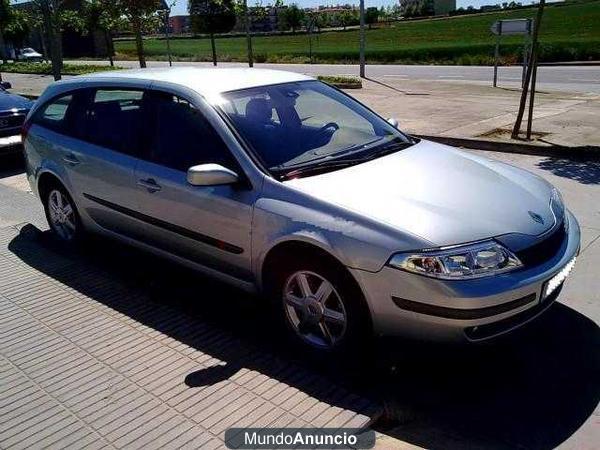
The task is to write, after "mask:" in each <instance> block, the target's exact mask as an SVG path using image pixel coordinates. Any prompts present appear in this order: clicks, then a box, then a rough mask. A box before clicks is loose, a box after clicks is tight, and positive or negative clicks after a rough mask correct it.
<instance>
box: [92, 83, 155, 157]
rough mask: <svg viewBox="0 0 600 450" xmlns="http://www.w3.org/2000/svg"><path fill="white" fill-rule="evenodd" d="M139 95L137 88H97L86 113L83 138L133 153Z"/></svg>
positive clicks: (141, 94) (139, 112)
mask: <svg viewBox="0 0 600 450" xmlns="http://www.w3.org/2000/svg"><path fill="white" fill-rule="evenodd" d="M143 98H144V91H141V90H127V89H97V90H96V91H95V93H94V95H93V98H92V99H91V102H90V104H89V107H88V110H87V114H86V125H85V139H86V140H87V141H89V142H91V143H93V144H96V145H99V146H102V147H106V148H108V149H111V150H115V151H119V152H122V153H126V154H130V155H135V154H137V151H138V147H139V136H140V131H141V129H140V127H141V126H142V122H143V120H142V103H143Z"/></svg>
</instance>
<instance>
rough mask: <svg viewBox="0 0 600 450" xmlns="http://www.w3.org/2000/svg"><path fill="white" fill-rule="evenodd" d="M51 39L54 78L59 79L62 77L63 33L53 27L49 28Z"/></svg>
mask: <svg viewBox="0 0 600 450" xmlns="http://www.w3.org/2000/svg"><path fill="white" fill-rule="evenodd" d="M48 34H49V39H48V40H49V41H50V57H51V59H52V75H53V76H54V80H55V81H58V80H60V79H61V78H62V76H61V69H62V45H61V44H62V43H61V34H60V33H58V32H57V31H56V30H54V29H53V28H49V30H48Z"/></svg>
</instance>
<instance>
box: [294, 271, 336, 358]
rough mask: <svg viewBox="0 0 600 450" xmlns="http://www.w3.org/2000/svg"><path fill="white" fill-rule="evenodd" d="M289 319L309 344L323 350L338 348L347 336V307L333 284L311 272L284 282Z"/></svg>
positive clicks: (299, 272) (295, 275) (298, 272)
mask: <svg viewBox="0 0 600 450" xmlns="http://www.w3.org/2000/svg"><path fill="white" fill-rule="evenodd" d="M283 302H284V309H285V313H286V318H287V320H288V322H289V324H290V325H291V327H292V329H293V330H294V331H295V332H296V334H297V335H298V336H299V337H300V338H301V339H302V340H303V341H305V342H306V343H308V344H310V345H312V346H314V347H318V348H321V349H331V348H333V347H335V346H336V345H337V344H338V343H339V342H340V341H341V340H342V339H343V338H344V336H345V334H346V328H347V314H346V308H345V307H344V303H343V301H342V298H341V297H340V295H339V294H338V292H337V291H336V289H335V287H334V286H333V284H332V283H331V282H330V281H328V280H327V279H325V278H324V277H322V276H321V275H319V274H317V273H315V272H310V271H305V270H301V271H297V272H295V273H293V274H292V275H291V276H290V277H289V278H288V279H287V281H286V282H285V285H284V289H283Z"/></svg>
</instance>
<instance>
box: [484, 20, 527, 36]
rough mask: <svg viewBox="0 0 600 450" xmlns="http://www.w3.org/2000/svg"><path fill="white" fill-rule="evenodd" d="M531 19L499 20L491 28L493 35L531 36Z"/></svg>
mask: <svg viewBox="0 0 600 450" xmlns="http://www.w3.org/2000/svg"><path fill="white" fill-rule="evenodd" d="M532 23H533V21H532V20H531V19H513V20H498V21H496V22H494V24H493V25H492V26H491V27H490V30H491V32H492V33H494V34H495V35H497V36H500V35H502V36H506V35H515V34H531V32H532V31H533V27H532Z"/></svg>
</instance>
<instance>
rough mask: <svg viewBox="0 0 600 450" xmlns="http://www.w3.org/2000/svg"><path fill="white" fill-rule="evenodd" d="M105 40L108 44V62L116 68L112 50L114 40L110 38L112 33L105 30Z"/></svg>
mask: <svg viewBox="0 0 600 450" xmlns="http://www.w3.org/2000/svg"><path fill="white" fill-rule="evenodd" d="M104 40H105V42H106V54H107V55H108V60H109V61H110V66H111V67H114V66H115V61H114V58H113V48H112V39H111V36H110V31H108V30H104Z"/></svg>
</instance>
